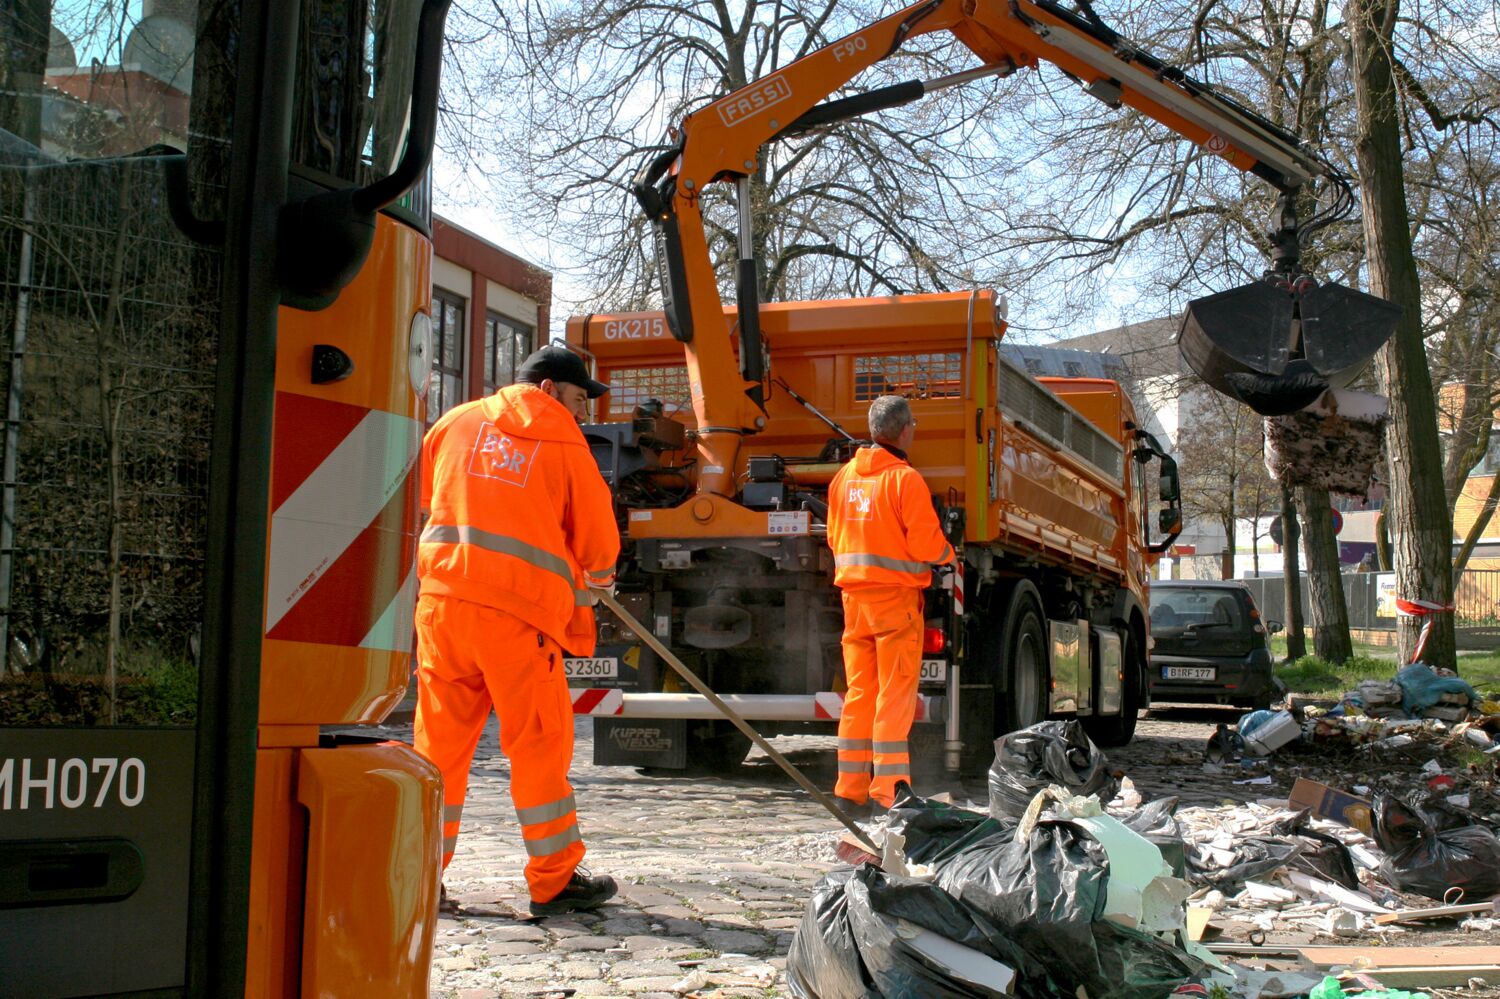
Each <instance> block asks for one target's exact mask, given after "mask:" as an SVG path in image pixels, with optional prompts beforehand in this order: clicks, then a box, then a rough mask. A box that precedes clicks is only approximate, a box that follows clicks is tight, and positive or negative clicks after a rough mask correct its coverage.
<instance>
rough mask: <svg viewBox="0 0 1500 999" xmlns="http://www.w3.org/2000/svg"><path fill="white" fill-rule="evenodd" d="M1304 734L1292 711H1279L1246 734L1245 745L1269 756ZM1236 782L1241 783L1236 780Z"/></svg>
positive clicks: (1256, 752)
mask: <svg viewBox="0 0 1500 999" xmlns="http://www.w3.org/2000/svg"><path fill="white" fill-rule="evenodd" d="M1301 734H1302V726H1301V725H1299V724H1297V720H1296V719H1295V718H1293V717H1292V714H1291V712H1290V711H1278V712H1276V714H1275V715H1273V716H1272V717H1271V718H1270V719H1269V720H1268V721H1265V722H1262V723H1261V724H1260V726H1259V727H1257V728H1256V729H1254V730H1253V731H1251V732H1250V734H1248V735H1245V734H1244V733H1241V735H1243V736H1244V739H1245V745H1246V746H1248V747H1249V748H1250V750H1251V752H1253V753H1255V754H1257V755H1259V756H1269V755H1271V754H1272V753H1274V752H1276V750H1278V749H1280V748H1281V747H1282V746H1285V745H1286V744H1287V743H1289V742H1291V741H1292V740H1294V739H1296V738H1297V736H1299V735H1301ZM1235 783H1236V784H1238V783H1240V782H1239V781H1235Z"/></svg>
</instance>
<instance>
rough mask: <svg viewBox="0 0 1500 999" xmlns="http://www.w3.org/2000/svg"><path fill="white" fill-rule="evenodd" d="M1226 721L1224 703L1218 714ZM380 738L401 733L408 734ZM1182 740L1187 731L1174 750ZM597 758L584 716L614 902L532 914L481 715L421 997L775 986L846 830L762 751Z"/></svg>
mask: <svg viewBox="0 0 1500 999" xmlns="http://www.w3.org/2000/svg"><path fill="white" fill-rule="evenodd" d="M1204 714H1205V713H1204V712H1196V713H1194V714H1193V715H1192V716H1191V719H1192V720H1177V721H1171V722H1164V721H1153V720H1151V719H1145V720H1143V722H1142V727H1141V736H1142V738H1141V739H1140V740H1138V742H1137V743H1136V745H1135V746H1134V747H1132V751H1131V752H1130V754H1129V755H1130V756H1131V757H1132V758H1134V757H1137V756H1139V757H1141V763H1142V764H1143V765H1146V766H1148V767H1149V769H1151V770H1152V771H1155V769H1156V767H1157V766H1158V765H1160V766H1161V767H1162V769H1163V770H1164V771H1166V772H1168V773H1170V772H1171V762H1170V761H1171V760H1172V759H1174V758H1175V754H1177V753H1189V752H1192V751H1194V750H1193V747H1194V746H1198V747H1201V745H1202V742H1203V739H1205V738H1207V735H1208V733H1209V732H1210V731H1211V730H1212V725H1211V724H1208V723H1207V722H1206V721H1204V720H1203V717H1202V716H1203V715H1204ZM1207 716H1208V717H1210V718H1211V717H1213V712H1212V710H1210V711H1208V712H1207ZM1233 717H1234V715H1233V714H1232V713H1229V712H1225V713H1224V714H1223V719H1222V720H1226V721H1227V720H1232V719H1233ZM389 731H390V734H391V735H392V736H393V737H395V738H400V739H408V740H409V738H410V730H409V729H407V728H393V729H390V730H389ZM1179 739H1184V740H1186V741H1184V742H1182V744H1181V747H1180V748H1179V747H1178V740H1179ZM776 745H777V748H778V749H780V750H781V751H782V752H784V753H786V754H787V755H788V756H789V757H790V758H791V759H792V760H793V762H795V763H797V764H798V766H800V767H802V768H803V769H804V770H805V771H806V772H807V774H808V776H809V777H811V778H812V779H813V780H814V781H815V782H817V783H818V784H819V785H820V786H825V787H827V786H831V785H832V783H833V779H834V769H833V768H834V753H833V745H834V744H833V740H832V739H831V738H813V737H799V738H795V739H781V740H778V741H777V743H776ZM592 756H593V738H592V726H591V725H590V724H589V722H588V721H587V720H585V719H579V721H578V728H577V758H578V762H577V763H576V764H575V766H574V771H573V773H574V784H575V789H576V793H577V798H578V813H579V823H580V825H581V827H582V829H583V834H584V839H585V841H586V843H587V844H588V848H589V855H588V858H587V860H586V861H585V865H586V866H588V867H590V868H592V869H593V870H595V871H599V872H607V873H609V874H612V875H613V876H614V877H615V878H616V879H617V880H618V881H619V882H620V895H619V896H618V898H617V899H616V900H615V901H614V902H612V903H611V904H609V905H606V906H605V907H604V908H602V909H601V910H599V911H598V912H597V913H591V914H578V915H574V916H572V917H569V918H563V919H559V918H553V919H548V920H545V921H542V922H532V921H530V920H528V919H527V918H526V890H525V884H524V881H523V880H522V877H521V869H522V865H523V863H524V860H525V855H524V852H523V851H522V848H521V839H520V831H519V827H518V826H517V824H516V819H515V813H514V812H513V811H512V809H511V806H510V801H509V798H508V797H507V794H506V786H507V782H508V779H509V766H508V764H507V762H506V760H505V758H504V757H503V756H502V755H501V754H500V752H499V750H498V748H497V745H496V731H495V723H494V722H493V721H492V722H491V725H490V728H489V729H488V730H487V731H486V733H485V737H484V739H483V740H482V741H481V744H480V749H479V752H478V753H477V754H476V756H475V760H474V770H473V778H472V780H471V782H470V785H469V788H470V790H469V801H468V803H467V805H466V806H465V809H464V820H465V825H464V829H463V832H462V834H461V835H460V837H459V844H458V852H457V854H456V856H455V857H454V860H453V863H452V865H451V866H450V868H449V870H448V874H447V887H448V891H449V893H450V895H452V896H454V897H455V898H456V899H457V900H458V901H459V903H460V904H461V906H462V912H461V913H459V914H458V915H457V916H445V917H444V918H443V919H442V920H441V921H440V923H439V927H438V939H437V947H436V953H435V955H434V964H433V973H432V995H433V996H442V997H455V996H456V997H460V999H483V997H491V996H504V997H511V996H517V997H521V996H524V997H536V999H540V997H545V996H562V995H568V994H570V993H569V992H567V991H566V990H572V991H571V994H572V995H578V996H643V997H647V999H666V997H668V996H676V995H678V993H677V992H674V991H673V988H674V986H675V987H676V988H679V989H682V988H684V986H685V984H686V983H685V982H684V980H685V979H688V978H690V976H696V977H697V980H698V981H699V982H702V983H703V991H705V992H706V993H707V994H709V995H717V996H722V997H725V999H728V997H738V996H745V997H750V996H753V997H758V999H766V997H774V996H783V995H786V994H787V993H786V991H785V988H784V977H783V974H782V972H783V968H784V967H785V962H786V953H787V948H788V946H789V945H790V943H791V938H792V933H793V931H794V930H795V928H796V926H797V924H798V922H799V920H800V918H801V916H802V912H803V909H804V907H805V905H806V902H807V898H808V895H809V893H810V891H811V888H812V886H813V884H814V883H815V882H816V881H817V880H818V878H819V877H820V876H821V875H822V874H823V873H824V872H825V871H827V870H829V869H830V868H831V867H833V866H835V864H836V860H835V859H834V857H833V844H834V842H835V840H836V839H837V835H838V832H839V831H841V827H839V826H838V825H837V824H836V823H835V822H834V821H833V820H832V819H831V818H829V817H828V816H827V815H826V813H824V812H823V811H822V809H820V808H819V807H818V806H817V805H816V804H815V803H813V802H812V801H811V800H810V799H809V798H808V797H807V795H806V794H804V793H803V792H802V791H801V790H800V789H798V788H797V787H796V786H795V785H794V784H792V782H791V781H790V780H789V779H788V778H786V777H785V776H784V775H783V774H782V773H781V772H780V771H779V770H778V769H777V768H776V767H775V765H774V764H772V763H771V761H770V760H769V759H767V758H766V757H765V756H763V755H762V754H760V753H759V751H756V752H754V753H753V754H752V755H751V757H750V759H749V760H748V761H747V762H746V763H745V765H744V766H742V767H741V768H740V769H739V771H738V772H737V773H736V774H735V775H734V776H733V777H721V778H707V777H665V776H657V775H644V774H641V773H639V772H637V771H636V770H633V769H629V768H621V767H596V766H594V765H593V764H592ZM1112 758H1113V757H1112ZM1121 759H1122V762H1124V758H1123V757H1122V758H1121ZM1148 759H1149V760H1151V761H1152V762H1151V763H1150V764H1146V760H1148ZM1195 760H1196V757H1195ZM1157 761H1160V763H1159V764H1158V762H1157ZM1194 769H1196V768H1194ZM1173 779H1175V778H1173ZM1147 780H1148V782H1150V780H1151V778H1149V777H1148V778H1147ZM1137 783H1138V784H1141V783H1142V782H1141V781H1140V780H1139V779H1138V780H1137ZM919 790H921V791H922V792H923V793H933V792H935V790H937V789H935V788H925V787H924V788H919ZM960 792H961V793H963V794H967V795H969V796H971V797H972V798H973V799H974V800H975V801H982V800H984V796H985V791H984V788H983V786H982V785H981V786H972V785H971V786H970V787H967V788H962V789H960Z"/></svg>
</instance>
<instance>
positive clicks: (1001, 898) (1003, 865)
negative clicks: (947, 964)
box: [938, 821, 1203, 999]
mask: <svg viewBox="0 0 1500 999" xmlns="http://www.w3.org/2000/svg"><path fill="white" fill-rule="evenodd" d="M1108 883H1109V862H1108V857H1107V855H1106V853H1105V851H1104V847H1103V846H1102V845H1100V843H1099V842H1098V841H1097V840H1095V839H1094V838H1093V837H1092V836H1090V835H1088V833H1086V832H1085V831H1084V830H1083V829H1081V828H1080V827H1078V826H1076V825H1074V824H1072V823H1069V822H1067V821H1044V822H1040V823H1038V824H1037V826H1036V828H1035V829H1034V830H1032V833H1031V836H1030V837H1029V838H1028V839H1026V840H1025V841H1022V842H1015V841H1014V840H1005V841H995V840H992V841H989V842H986V843H982V844H979V845H976V846H975V847H974V848H972V849H970V850H968V851H965V852H963V853H961V854H959V855H958V856H956V857H954V858H953V859H951V860H950V861H948V862H947V863H946V864H944V865H943V866H941V867H940V868H939V870H938V886H939V887H941V888H942V889H943V890H944V891H946V892H948V893H949V894H950V895H953V896H954V897H955V898H957V899H958V900H959V901H961V902H963V903H964V904H965V905H966V906H968V907H969V908H971V909H973V910H976V911H977V912H978V913H979V914H980V915H981V916H983V917H984V918H985V919H987V920H989V921H990V922H991V923H993V924H994V925H995V926H996V927H997V928H998V929H999V930H1000V932H1001V933H1003V934H1005V935H1006V936H1007V937H1008V938H1009V939H1011V940H1012V941H1014V942H1015V943H1016V944H1017V945H1018V946H1019V947H1021V948H1022V949H1023V950H1024V951H1025V952H1026V953H1027V954H1029V955H1030V956H1031V957H1032V958H1033V959H1035V960H1036V961H1038V962H1040V963H1042V964H1043V965H1045V966H1046V967H1047V968H1048V969H1049V971H1050V973H1051V975H1052V977H1053V979H1054V980H1055V981H1056V982H1057V983H1058V985H1060V986H1061V987H1062V988H1061V991H1059V992H1058V993H1056V994H1057V995H1068V996H1071V995H1074V994H1076V993H1077V990H1078V988H1079V986H1083V987H1084V988H1085V989H1087V991H1088V994H1089V996H1090V999H1155V997H1160V996H1164V995H1167V994H1168V993H1170V992H1171V991H1172V990H1173V989H1174V988H1176V987H1177V986H1178V985H1180V984H1182V983H1183V982H1185V981H1187V980H1188V979H1189V978H1190V977H1192V976H1193V975H1195V974H1197V973H1198V972H1200V971H1201V970H1202V969H1203V964H1202V962H1200V961H1199V960H1198V959H1197V958H1194V957H1192V956H1191V955H1189V954H1186V953H1184V952H1183V951H1180V950H1178V949H1177V948H1176V947H1173V946H1172V945H1171V944H1168V943H1167V942H1165V941H1163V940H1162V939H1161V938H1159V937H1155V936H1151V935H1149V934H1144V933H1139V932H1136V931H1134V930H1129V929H1126V928H1124V927H1121V926H1117V925H1115V924H1114V923H1111V922H1109V921H1108V920H1106V919H1105V918H1104V916H1103V912H1104V904H1105V899H1106V892H1107V890H1108Z"/></svg>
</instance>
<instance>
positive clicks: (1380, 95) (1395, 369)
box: [1347, 0, 1500, 664]
mask: <svg viewBox="0 0 1500 999" xmlns="http://www.w3.org/2000/svg"><path fill="white" fill-rule="evenodd" d="M1480 13H1482V9H1481V11H1480ZM1462 15H1463V11H1462V10H1461V9H1460V7H1459V5H1458V4H1456V3H1454V4H1449V5H1440V6H1432V7H1426V8H1424V7H1422V6H1421V5H1418V6H1417V7H1416V12H1415V16H1413V15H1408V16H1407V17H1403V16H1402V7H1401V3H1400V0H1351V3H1350V5H1349V7H1348V8H1347V17H1348V19H1349V36H1350V42H1351V64H1352V69H1351V75H1352V77H1353V82H1354V93H1355V100H1356V105H1357V109H1358V119H1357V124H1356V127H1357V133H1356V134H1357V141H1356V151H1357V154H1358V164H1359V179H1360V194H1361V201H1362V204H1363V221H1364V229H1365V243H1366V250H1367V254H1368V260H1369V275H1370V288H1371V290H1372V291H1373V292H1375V293H1376V294H1378V295H1381V296H1382V297H1385V298H1387V299H1389V300H1391V301H1393V302H1395V303H1396V304H1398V305H1400V306H1402V307H1403V309H1404V313H1403V315H1402V318H1401V322H1400V323H1399V324H1398V326H1397V329H1396V334H1395V336H1394V337H1393V338H1392V340H1391V342H1390V343H1389V344H1387V345H1386V347H1385V348H1384V349H1382V351H1381V352H1380V355H1379V358H1378V360H1377V371H1378V373H1379V375H1380V378H1381V381H1382V384H1383V385H1384V386H1385V389H1386V391H1387V393H1388V394H1389V395H1390V397H1391V420H1390V423H1389V425H1388V429H1387V432H1386V447H1387V453H1388V455H1389V461H1390V463H1391V473H1392V474H1391V481H1390V487H1391V488H1390V504H1389V518H1388V523H1389V526H1390V531H1391V539H1392V542H1393V547H1394V552H1395V567H1396V583H1397V587H1398V590H1399V592H1400V594H1401V596H1403V597H1406V598H1408V599H1413V598H1416V599H1422V600H1426V601H1429V602H1433V603H1437V604H1439V605H1447V604H1450V603H1451V602H1452V598H1453V572H1452V568H1453V567H1452V562H1451V556H1452V548H1451V545H1452V520H1451V517H1450V515H1449V509H1448V504H1447V496H1446V494H1445V491H1444V488H1443V485H1444V479H1443V462H1442V451H1441V448H1440V442H1439V440H1438V431H1437V410H1436V405H1435V401H1434V397H1433V391H1432V384H1431V382H1430V380H1429V368H1428V364H1427V358H1426V355H1425V354H1424V352H1423V332H1424V330H1423V325H1424V308H1423V306H1424V300H1423V295H1422V285H1421V278H1420V275H1419V273H1418V269H1417V263H1416V257H1415V254H1414V251H1413V241H1412V233H1411V226H1410V221H1409V219H1410V216H1409V213H1408V201H1407V195H1406V180H1405V175H1404V172H1403V166H1404V164H1403V159H1404V153H1405V148H1404V147H1405V145H1406V143H1405V141H1404V137H1403V132H1407V131H1409V130H1410V129H1412V128H1424V127H1425V128H1431V129H1433V130H1436V131H1444V130H1447V129H1448V128H1450V127H1454V126H1459V125H1463V124H1472V125H1476V126H1484V127H1487V128H1490V129H1493V128H1494V127H1495V126H1496V119H1495V118H1494V114H1495V108H1496V106H1497V103H1500V102H1497V98H1500V88H1497V87H1496V86H1495V82H1496V74H1495V71H1494V67H1493V66H1486V65H1485V64H1483V63H1481V62H1478V61H1477V58H1482V53H1483V52H1484V51H1485V49H1486V48H1488V46H1464V45H1463V44H1462V43H1461V42H1459V41H1458V39H1457V38H1456V37H1455V36H1454V33H1455V32H1457V33H1459V34H1462V33H1464V32H1465V31H1466V30H1467V29H1468V27H1469V26H1468V25H1466V24H1465V23H1464V22H1463V21H1462V20H1461V18H1462ZM1471 16H1472V12H1471ZM1445 26H1446V28H1447V29H1448V31H1447V32H1445V30H1444V29H1445ZM1445 35H1446V37H1445ZM1439 70H1442V72H1439ZM1424 73H1432V74H1433V77H1432V79H1433V80H1434V81H1435V82H1439V83H1440V84H1441V86H1442V89H1436V88H1432V87H1429V85H1428V84H1427V83H1424V82H1423V80H1422V79H1421V74H1424ZM1476 84H1477V86H1476ZM1420 628H1421V622H1420V620H1418V619H1414V618H1401V619H1400V620H1399V623H1398V628H1397V636H1398V642H1399V647H1400V650H1401V655H1402V658H1403V659H1407V658H1410V656H1411V654H1412V651H1413V649H1414V647H1415V644H1416V641H1417V637H1418V633H1419V631H1420ZM1427 654H1428V656H1429V657H1430V658H1431V659H1433V660H1434V661H1436V662H1441V663H1445V664H1446V663H1451V662H1455V661H1456V660H1455V658H1454V657H1455V652H1454V630H1453V617H1452V615H1451V614H1444V615H1441V616H1440V617H1439V619H1438V622H1437V626H1436V628H1434V631H1433V635H1432V638H1431V639H1429V642H1428V647H1427Z"/></svg>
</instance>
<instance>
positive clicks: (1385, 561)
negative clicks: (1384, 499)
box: [1375, 508, 1391, 572]
mask: <svg viewBox="0 0 1500 999" xmlns="http://www.w3.org/2000/svg"><path fill="white" fill-rule="evenodd" d="M1375 568H1377V569H1379V570H1380V571H1381V572H1390V571H1391V525H1390V524H1388V523H1386V519H1385V510H1384V508H1382V509H1381V510H1380V511H1379V512H1378V513H1376V514H1375Z"/></svg>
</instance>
